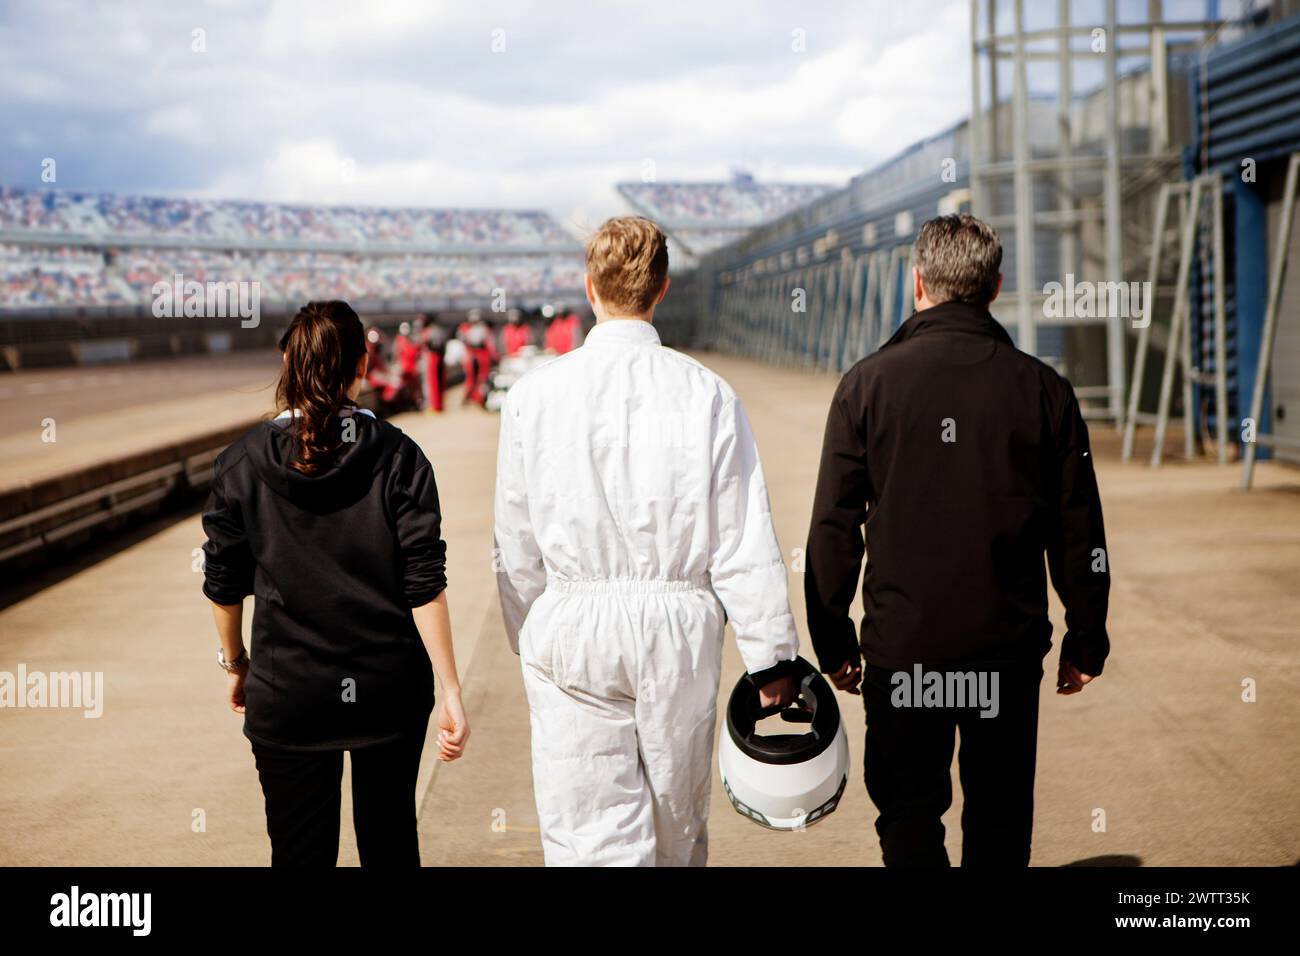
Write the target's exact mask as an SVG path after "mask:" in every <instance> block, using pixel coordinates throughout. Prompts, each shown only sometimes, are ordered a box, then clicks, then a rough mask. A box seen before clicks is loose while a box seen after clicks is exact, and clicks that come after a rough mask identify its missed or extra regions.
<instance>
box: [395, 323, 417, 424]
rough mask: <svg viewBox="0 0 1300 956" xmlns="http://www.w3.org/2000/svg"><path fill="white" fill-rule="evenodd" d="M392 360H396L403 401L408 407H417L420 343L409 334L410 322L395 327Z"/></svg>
mask: <svg viewBox="0 0 1300 956" xmlns="http://www.w3.org/2000/svg"><path fill="white" fill-rule="evenodd" d="M393 358H395V359H396V360H397V371H398V374H399V375H400V377H401V390H402V395H403V397H404V399H405V400H406V402H407V403H408V404H409V405H419V403H420V371H419V368H420V343H419V342H417V341H416V340H415V338H414V337H413V336H412V334H411V323H410V322H403V323H402V324H401V325H399V326H398V327H397V335H396V336H395V337H394V338H393Z"/></svg>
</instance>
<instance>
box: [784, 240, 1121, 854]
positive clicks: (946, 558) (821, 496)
mask: <svg viewBox="0 0 1300 956" xmlns="http://www.w3.org/2000/svg"><path fill="white" fill-rule="evenodd" d="M915 262H916V266H915V268H914V269H913V270H912V281H913V284H914V289H915V294H916V303H917V311H916V312H915V313H914V314H913V315H912V316H911V317H910V318H909V319H908V320H907V321H906V322H904V323H903V325H902V326H901V327H900V328H899V330H898V331H897V332H896V333H895V334H894V336H893V337H892V338H891V339H890V340H889V341H888V342H887V343H885V345H884V346H882V347H881V348H880V349H879V350H878V351H877V352H876V353H875V354H873V355H870V356H868V357H867V358H865V359H863V360H862V361H860V362H858V363H857V364H856V365H855V366H853V368H851V369H850V370H849V371H848V372H847V373H846V374H845V376H844V378H843V380H842V381H841V382H840V385H839V388H838V389H837V390H836V393H835V398H834V400H833V401H832V403H831V408H830V414H829V417H828V420H827V423H826V437H825V443H824V446H823V450H822V460H821V469H820V473H819V475H818V479H817V494H816V499H815V502H814V505H813V516H812V527H811V530H810V532H809V538H808V555H807V556H808V563H807V577H806V580H805V588H806V593H807V604H808V628H809V631H810V634H811V637H812V641H813V645H814V647H815V649H816V652H817V657H818V660H819V662H820V665H821V669H822V670H823V671H824V672H825V673H827V674H828V675H830V677H831V679H832V681H833V682H834V683H835V685H836V686H837V687H838V688H839V689H841V690H846V691H849V692H850V693H859V690H858V686H859V684H861V693H862V694H863V698H864V703H865V705H866V714H867V741H866V767H865V778H866V784H867V792H868V794H869V795H870V797H871V799H872V802H873V803H875V805H876V808H877V810H878V811H879V814H880V815H879V817H878V818H877V821H876V830H877V832H878V834H879V836H880V844H881V849H882V850H883V853H884V860H885V864H886V865H887V866H894V865H913V866H946V865H948V856H947V853H946V851H945V849H944V828H943V824H942V822H941V820H940V818H941V817H942V815H943V813H944V812H945V811H946V810H947V809H948V807H949V806H950V805H951V803H952V786H951V776H950V774H951V764H952V754H953V747H954V739H955V736H956V732H957V731H958V730H960V733H961V750H960V754H959V764H960V776H961V784H962V794H963V804H964V806H963V812H962V834H963V844H962V864H963V865H964V866H972V865H977V866H978V865H983V866H990V865H1003V866H1007V865H1010V866H1025V865H1027V864H1028V862H1029V850H1030V838H1031V835H1032V830H1033V791H1034V763H1035V756H1036V751H1037V737H1038V696H1039V685H1040V683H1041V680H1042V673H1043V663H1042V662H1043V658H1044V656H1045V655H1046V654H1047V652H1048V651H1049V650H1050V648H1051V639H1050V636H1051V631H1052V626H1051V624H1050V622H1049V621H1048V616H1047V581H1046V577H1047V575H1046V572H1045V570H1044V560H1043V555H1044V553H1046V555H1047V561H1046V564H1047V566H1048V568H1049V569H1050V572H1051V578H1052V583H1053V585H1054V586H1055V588H1056V591H1057V593H1058V594H1059V595H1060V597H1061V600H1062V603H1063V604H1064V605H1065V622H1066V634H1065V638H1064V640H1063V641H1062V644H1061V655H1060V663H1059V669H1058V676H1057V693H1060V694H1073V693H1077V692H1079V691H1080V690H1082V689H1083V686H1084V685H1085V684H1087V683H1088V682H1089V681H1091V680H1092V679H1093V678H1095V677H1096V676H1097V675H1099V674H1100V673H1101V670H1102V664H1103V662H1104V661H1105V659H1106V655H1107V653H1108V651H1109V648H1110V645H1109V640H1108V638H1107V636H1106V606H1107V596H1108V592H1109V588H1110V576H1109V557H1108V555H1107V553H1106V539H1105V531H1104V529H1103V526H1102V515H1101V502H1100V500H1099V498H1098V493H1097V482H1096V477H1095V475H1094V473H1093V466H1092V457H1091V454H1090V450H1089V446H1088V429H1087V426H1086V425H1085V424H1084V422H1083V417H1082V415H1081V414H1080V412H1079V406H1078V402H1077V401H1076V399H1075V397H1074V392H1073V389H1072V388H1071V386H1070V383H1069V382H1068V381H1066V380H1065V379H1064V378H1062V377H1061V376H1060V375H1059V374H1057V373H1056V372H1055V371H1054V370H1053V369H1051V368H1050V367H1049V366H1047V365H1045V364H1044V363H1042V362H1040V361H1039V360H1038V359H1036V358H1034V357H1033V356H1031V355H1028V354H1026V353H1024V352H1021V351H1018V350H1017V349H1016V347H1015V345H1014V343H1013V342H1012V340H1011V337H1010V336H1009V335H1008V334H1007V332H1006V330H1005V329H1003V328H1002V326H1001V325H999V324H998V322H997V321H996V320H995V319H994V318H993V317H992V316H991V315H990V314H989V311H988V306H989V304H990V303H991V302H992V301H993V300H994V299H995V298H996V297H997V294H998V291H999V290H1000V288H1001V285H1002V275H1001V272H1000V271H999V270H1000V267H1001V264H1002V245H1001V243H1000V241H999V240H998V237H997V234H996V233H994V231H993V230H992V229H991V228H989V226H988V225H986V224H985V223H983V222H981V221H980V220H978V219H975V218H974V217H972V216H967V215H960V216H957V215H952V216H941V217H939V218H938V219H934V220H931V221H930V222H927V223H926V224H925V225H924V226H923V227H922V229H921V232H920V234H919V236H918V237H917V241H916V249H915ZM864 524H865V528H866V536H865V541H864V538H863V526H864ZM864 550H865V551H866V552H867V555H868V560H867V565H866V572H865V574H864V575H863V579H862V596H863V606H864V611H865V614H864V617H863V621H862V631H861V646H860V648H859V641H858V636H857V635H856V634H855V633H854V627H853V622H852V621H851V620H850V618H849V606H850V604H851V603H852V601H853V594H854V591H855V589H856V587H857V581H858V575H859V573H860V572H861V568H862V558H863V553H864ZM864 659H865V668H864V666H863V661H864Z"/></svg>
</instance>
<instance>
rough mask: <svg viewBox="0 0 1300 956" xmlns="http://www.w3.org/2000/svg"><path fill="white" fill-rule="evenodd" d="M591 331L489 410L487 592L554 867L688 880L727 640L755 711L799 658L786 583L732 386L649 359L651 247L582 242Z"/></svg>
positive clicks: (618, 236)
mask: <svg viewBox="0 0 1300 956" xmlns="http://www.w3.org/2000/svg"><path fill="white" fill-rule="evenodd" d="M586 289H587V297H588V299H589V300H590V302H591V305H592V308H593V310H594V311H595V314H596V318H597V323H596V326H595V328H594V329H593V330H592V331H591V332H590V333H589V334H588V336H587V338H586V341H585V342H584V343H583V345H582V347H581V348H578V349H575V350H574V351H573V352H570V353H568V354H566V355H564V356H562V357H560V358H558V359H555V360H554V361H551V362H549V363H547V364H546V365H543V366H541V367H539V368H537V369H534V370H533V371H531V372H529V373H528V374H526V375H525V376H524V377H523V378H521V379H520V380H519V381H518V382H517V383H516V384H515V385H514V386H513V387H512V388H511V389H510V391H509V392H508V393H507V397H506V402H505V407H504V409H503V411H502V415H501V435H500V446H499V450H498V458H497V487H496V549H497V550H496V562H497V581H498V585H499V589H500V595H501V607H502V612H503V615H504V618H505V626H506V631H507V634H508V636H509V639H510V641H511V644H512V646H513V647H514V649H515V650H516V651H517V652H518V653H519V655H520V658H521V662H522V667H523V674H524V685H525V688H526V690H527V694H528V706H529V713H530V719H531V725H532V763H533V786H534V789H535V792H536V797H537V812H538V817H539V821H540V824H541V834H542V846H543V850H544V852H545V857H546V863H547V864H548V865H566V864H567V865H640V866H656V865H658V866H685V865H696V866H701V865H703V864H704V863H705V861H706V858H707V853H708V836H707V821H708V811H709V793H710V788H711V782H712V773H713V737H714V730H715V717H716V700H717V695H718V682H719V671H720V661H721V655H722V637H723V626H724V625H725V623H726V622H727V620H728V619H730V621H731V624H732V627H733V629H734V630H735V634H736V642H737V644H738V646H739V650H740V655H741V658H742V660H743V662H744V665H745V668H746V670H747V671H748V672H749V673H750V674H752V675H754V676H755V683H756V684H757V685H758V686H759V688H760V696H761V698H762V701H763V703H764V704H765V705H774V704H781V705H784V704H788V703H790V702H791V701H793V699H794V696H795V693H796V688H795V684H794V680H793V678H792V677H791V676H790V674H789V665H790V662H791V661H793V660H794V658H795V657H796V656H797V654H798V646H799V642H798V636H797V635H796V633H795V626H794V619H793V618H792V617H791V614H790V605H789V599H788V596H787V591H786V569H785V564H784V562H783V560H782V555H781V550H780V547H779V545H778V544H777V540H776V533H775V531H774V529H773V526H772V515H771V510H770V506H769V503H768V496H767V487H766V484H765V482H764V479H763V470H762V466H761V465H760V463H759V458H758V449H757V447H756V445H755V442H754V436H753V434H752V432H751V431H750V427H749V422H748V420H747V418H746V416H745V412H744V409H743V408H742V407H741V404H740V401H739V399H738V398H737V397H736V394H735V392H734V391H732V389H731V387H730V386H729V385H728V384H727V383H726V382H725V381H723V380H722V379H721V378H719V377H718V376H717V375H716V374H715V373H713V372H712V371H710V370H709V369H707V368H705V367H704V366H702V365H701V364H699V363H698V362H696V361H694V360H693V359H691V358H688V357H686V356H684V355H682V354H680V353H678V352H675V351H673V350H671V349H668V348H665V347H663V346H662V345H660V341H659V335H658V333H657V332H656V331H655V328H654V326H653V325H652V324H651V322H652V319H653V317H654V310H655V307H656V306H657V305H658V304H659V302H660V301H661V300H662V299H663V297H664V295H665V293H666V292H667V290H668V250H667V243H666V239H665V237H664V234H663V232H662V231H661V230H660V229H659V227H658V226H656V225H655V224H654V223H653V222H651V221H650V220H648V219H643V218H640V217H625V218H619V219H611V220H609V221H608V222H606V223H605V224H604V225H603V226H601V228H600V229H599V230H598V231H597V232H596V234H595V235H594V236H593V237H592V238H591V240H590V241H589V242H588V245H587V278H586Z"/></svg>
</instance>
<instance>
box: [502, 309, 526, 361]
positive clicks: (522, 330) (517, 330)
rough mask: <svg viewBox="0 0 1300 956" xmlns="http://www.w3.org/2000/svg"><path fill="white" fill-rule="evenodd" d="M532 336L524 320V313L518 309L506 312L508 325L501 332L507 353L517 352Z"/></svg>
mask: <svg viewBox="0 0 1300 956" xmlns="http://www.w3.org/2000/svg"><path fill="white" fill-rule="evenodd" d="M531 338H532V333H531V332H530V331H529V328H528V326H527V325H525V324H524V322H523V313H522V312H520V311H519V310H518V309H511V310H510V311H509V312H508V313H506V327H505V328H504V329H503V330H502V332H501V346H502V348H503V349H504V350H505V353H506V355H515V354H517V353H518V352H519V350H520V349H521V348H523V347H524V346H525V345H528V344H529V340H530V339H531Z"/></svg>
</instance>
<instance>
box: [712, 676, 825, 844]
mask: <svg viewBox="0 0 1300 956" xmlns="http://www.w3.org/2000/svg"><path fill="white" fill-rule="evenodd" d="M794 666H795V671H794V678H795V681H796V682H797V684H798V686H799V696H798V699H797V700H796V701H795V703H794V704H793V705H791V706H790V707H787V708H785V709H784V710H780V711H779V712H780V714H781V719H782V720H784V721H786V722H788V723H794V724H806V725H807V726H808V731H807V733H801V734H769V735H761V734H756V733H755V732H754V728H755V725H756V724H757V723H758V722H759V721H760V720H762V719H763V718H765V717H770V716H772V715H774V714H776V713H777V712H778V708H772V707H769V708H763V707H761V706H760V705H759V701H758V687H757V686H755V684H754V680H753V678H752V677H750V676H749V675H748V674H746V675H744V676H743V677H742V678H741V679H740V680H739V681H738V682H737V683H736V688H735V690H733V691H732V692H731V699H730V701H729V702H728V704H727V721H726V727H725V728H724V729H723V732H722V741H721V743H720V744H719V747H718V769H719V770H720V771H721V772H722V787H723V789H724V790H725V791H726V793H727V799H728V800H730V801H731V805H732V806H733V807H735V808H736V812H737V813H739V814H741V815H742V816H746V817H749V819H751V820H753V821H754V822H755V823H758V824H760V825H762V826H765V827H768V828H769V829H772V830H800V829H803V828H804V827H807V826H811V825H812V824H814V823H816V822H817V821H818V820H822V819H824V818H825V817H827V816H829V815H830V814H831V813H833V812H834V811H835V808H836V806H838V805H839V802H840V797H841V796H842V795H843V793H844V787H845V785H846V784H847V783H848V769H849V740H848V737H847V736H845V734H844V727H843V724H842V723H841V721H840V708H839V704H837V703H836V702H835V692H834V690H832V688H831V685H830V684H829V683H827V681H826V678H824V677H822V675H821V674H819V673H817V671H816V669H815V668H814V667H813V666H812V665H811V664H809V663H808V662H807V661H805V660H804V659H803V658H801V657H800V658H795V661H794Z"/></svg>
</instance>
